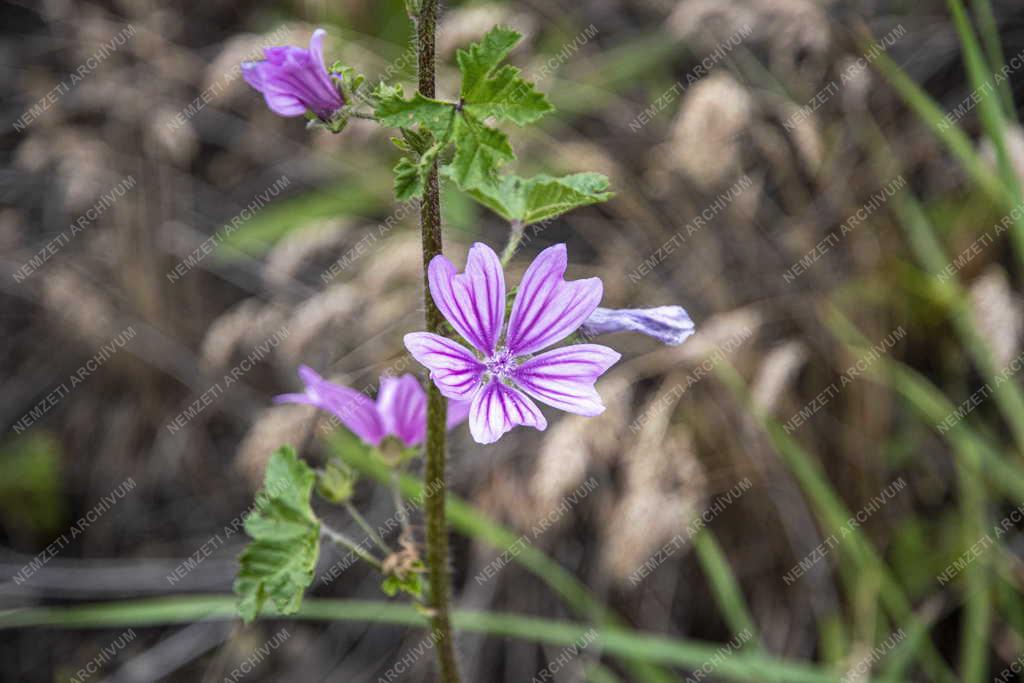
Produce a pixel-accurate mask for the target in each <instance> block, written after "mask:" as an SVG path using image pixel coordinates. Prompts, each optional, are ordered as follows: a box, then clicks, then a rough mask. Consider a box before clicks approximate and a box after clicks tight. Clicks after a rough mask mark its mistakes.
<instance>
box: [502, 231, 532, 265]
mask: <svg viewBox="0 0 1024 683" xmlns="http://www.w3.org/2000/svg"><path fill="white" fill-rule="evenodd" d="M510 227H511V232H509V234H508V244H506V245H505V250H504V251H502V252H501V265H503V266H507V265H508V262H509V261H511V260H512V257H513V256H515V253H516V250H517V249H518V248H519V242H520V241H522V239H523V228H525V227H526V225H525V224H524V223H523V222H522V221H512V224H511V226H510Z"/></svg>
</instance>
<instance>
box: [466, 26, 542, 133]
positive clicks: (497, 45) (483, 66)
mask: <svg viewBox="0 0 1024 683" xmlns="http://www.w3.org/2000/svg"><path fill="white" fill-rule="evenodd" d="M521 37H522V36H520V35H519V34H518V33H517V32H515V31H513V30H512V29H510V28H505V27H503V26H496V27H494V28H493V29H491V30H490V31H489V32H488V33H487V35H485V36H484V37H483V39H481V40H480V42H478V43H473V44H472V45H470V46H469V48H467V49H465V50H459V51H458V53H457V55H456V58H457V60H458V63H459V69H460V70H461V71H462V90H461V93H460V94H461V97H462V102H463V107H464V110H465V111H466V112H468V113H469V114H471V115H473V116H475V117H477V118H480V119H486V118H488V117H490V116H493V117H494V118H496V119H499V120H507V121H512V122H513V123H515V124H518V125H520V126H522V125H525V124H527V123H533V122H534V121H536V120H537V119H539V118H540V117H542V116H543V115H544V114H546V113H548V112H550V111H553V110H554V107H553V106H551V103H550V102H548V99H547V97H545V96H544V95H543V94H542V93H539V92H537V90H535V89H534V87H533V84H531V83H528V82H527V81H525V80H523V79H522V78H521V77H520V75H519V74H520V71H519V69H517V68H516V67H514V66H511V65H505V66H502V67H500V68H499V67H498V65H499V64H500V63H501V61H502V60H504V59H505V57H506V56H507V55H508V53H509V51H510V50H511V49H512V48H513V47H514V46H515V44H516V43H518V42H519V39H520V38H521Z"/></svg>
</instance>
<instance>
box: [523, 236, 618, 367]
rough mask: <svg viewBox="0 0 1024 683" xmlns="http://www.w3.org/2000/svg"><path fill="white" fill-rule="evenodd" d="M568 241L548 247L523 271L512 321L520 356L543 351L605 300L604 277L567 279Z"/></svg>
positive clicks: (571, 330)
mask: <svg viewBox="0 0 1024 683" xmlns="http://www.w3.org/2000/svg"><path fill="white" fill-rule="evenodd" d="M566 265H567V256H566V251H565V245H564V244H556V245H554V246H553V247H548V248H547V249H545V250H544V251H542V252H541V253H540V254H538V255H537V258H535V259H534V260H533V263H531V264H530V267H529V268H527V270H526V273H525V274H524V275H523V281H522V282H521V283H520V284H519V292H518V293H517V294H516V300H515V303H514V304H512V315H511V317H510V318H509V321H508V338H507V340H506V345H507V346H508V348H509V350H510V351H511V352H512V353H513V354H515V355H517V356H519V355H523V354H527V353H533V352H534V351H539V350H540V349H543V348H545V347H547V346H550V345H552V344H554V343H555V342H558V341H561V340H562V339H565V338H566V337H567V336H569V335H570V334H572V333H573V332H574V331H576V329H577V328H579V326H580V325H581V324H583V321H584V320H586V319H587V317H589V316H590V314H591V313H592V312H593V311H594V309H595V308H596V307H597V304H599V303H600V302H601V295H602V294H603V291H604V287H603V285H602V284H601V280H600V279H598V278H596V277H592V278H588V279H586V280H573V281H572V282H566V281H565V280H564V279H563V276H564V275H565V267H566Z"/></svg>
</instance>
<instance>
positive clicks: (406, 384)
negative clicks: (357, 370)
mask: <svg viewBox="0 0 1024 683" xmlns="http://www.w3.org/2000/svg"><path fill="white" fill-rule="evenodd" d="M377 412H378V413H380V417H381V420H382V421H383V422H384V429H385V431H386V432H387V433H388V434H391V435H394V436H397V437H398V438H399V439H400V440H401V441H402V443H404V444H405V445H406V446H415V445H416V444H418V443H420V442H421V441H423V435H424V434H425V433H426V428H427V393H426V392H425V391H423V387H422V386H420V382H419V380H418V379H416V377H415V376H414V375H410V374H405V375H402V376H401V377H381V378H380V390H379V391H378V392H377Z"/></svg>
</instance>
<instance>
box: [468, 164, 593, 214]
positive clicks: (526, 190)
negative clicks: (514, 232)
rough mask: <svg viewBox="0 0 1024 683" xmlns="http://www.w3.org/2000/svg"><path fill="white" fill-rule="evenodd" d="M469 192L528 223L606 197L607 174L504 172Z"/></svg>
mask: <svg viewBox="0 0 1024 683" xmlns="http://www.w3.org/2000/svg"><path fill="white" fill-rule="evenodd" d="M468 192H469V194H470V196H472V197H473V198H474V199H476V200H477V201H478V202H480V203H481V204H483V205H484V206H486V207H488V208H490V209H492V210H493V211H494V212H495V213H497V214H498V215H500V216H502V217H504V218H506V219H507V220H510V221H512V220H517V221H520V222H521V223H523V225H530V224H531V223H537V222H540V221H543V220H547V219H549V218H553V217H555V216H558V215H561V214H563V213H565V212H567V211H569V210H571V209H575V208H577V207H580V206H586V205H588V204H596V203H598V202H603V201H607V200H608V199H609V198H611V196H612V193H611V192H609V191H608V178H607V177H606V176H604V175H602V174H600V173H574V174H572V175H567V176H562V177H560V178H555V177H552V176H549V175H536V176H533V177H532V178H520V177H519V176H516V175H505V176H501V177H499V178H498V179H497V182H495V183H492V184H489V185H481V186H479V187H477V188H474V189H471V190H469V191H468Z"/></svg>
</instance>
